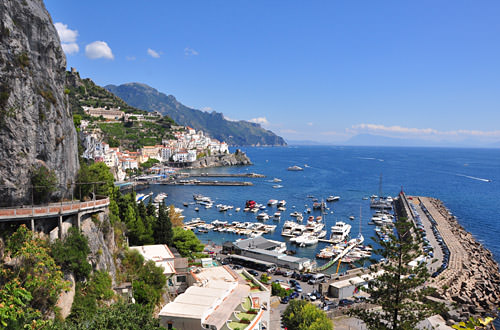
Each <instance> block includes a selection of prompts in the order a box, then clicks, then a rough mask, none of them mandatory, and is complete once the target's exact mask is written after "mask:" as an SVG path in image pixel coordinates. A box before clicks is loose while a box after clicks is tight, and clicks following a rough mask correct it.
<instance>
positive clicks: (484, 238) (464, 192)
mask: <svg viewBox="0 0 500 330" xmlns="http://www.w3.org/2000/svg"><path fill="white" fill-rule="evenodd" d="M240 149H241V150H243V151H244V152H246V154H247V155H248V156H249V158H250V159H251V161H252V163H253V165H251V166H233V167H218V168H204V169H196V170H188V172H190V173H258V174H263V175H265V177H264V178H246V177H245V178H210V180H218V181H227V180H234V181H250V182H252V183H253V185H252V186H192V185H185V186H169V185H150V186H149V188H148V189H147V190H144V191H141V193H144V192H147V191H152V192H154V193H155V195H156V194H157V193H159V192H166V193H168V198H167V199H166V200H165V203H166V204H168V205H171V204H173V205H175V206H176V207H178V208H180V209H183V215H184V216H185V221H188V220H190V219H192V218H197V217H199V218H201V219H202V220H204V221H205V222H212V221H213V220H216V219H219V220H222V221H228V222H232V221H250V222H257V220H256V214H255V213H246V212H243V208H244V207H245V201H246V200H255V201H256V202H257V203H261V204H264V205H267V201H268V200H270V199H277V200H286V202H287V205H286V207H287V210H286V211H285V212H282V217H281V220H280V221H273V220H272V219H269V220H267V222H266V223H269V224H276V225H277V228H276V230H275V231H274V232H273V233H270V234H267V235H264V237H266V238H269V239H273V240H278V241H285V242H287V246H288V249H289V250H293V251H296V256H299V257H307V258H311V259H315V255H316V253H318V252H319V251H320V250H321V249H322V248H323V247H325V246H326V245H327V243H321V242H320V243H318V245H316V246H312V247H298V246H296V245H294V244H292V243H290V242H288V239H287V238H284V237H283V236H281V227H282V225H283V223H284V222H285V220H293V218H292V217H290V213H291V212H294V211H298V212H304V211H305V210H306V209H307V208H311V209H312V203H313V201H312V198H311V197H310V196H314V197H315V198H317V199H318V200H319V201H321V200H323V199H326V198H327V197H328V196H330V195H334V196H340V200H339V201H338V202H333V203H327V206H328V209H327V210H326V212H325V213H326V214H325V215H324V221H325V224H326V226H325V229H328V230H327V231H328V234H327V237H328V236H329V235H330V227H331V226H333V225H334V224H335V222H336V221H344V222H346V223H349V224H351V226H352V229H351V236H352V237H355V236H357V235H358V233H359V232H361V233H362V234H363V236H364V237H365V244H372V245H374V247H377V246H376V245H375V244H374V243H373V241H372V239H371V237H373V236H375V235H374V229H375V227H374V226H373V225H370V224H368V223H369V221H370V219H371V216H372V214H373V213H374V210H372V209H370V205H369V204H370V201H369V200H367V199H366V198H367V197H369V196H371V195H380V194H382V195H383V196H397V195H398V194H399V192H400V191H401V190H403V191H404V192H405V193H406V194H407V195H418V196H430V197H435V198H438V199H440V200H442V201H443V202H444V204H445V205H446V207H448V208H449V210H450V211H451V212H452V213H453V215H455V216H456V217H457V219H458V221H459V223H460V224H461V225H462V226H463V227H464V228H465V229H466V230H467V231H469V232H471V233H472V234H473V236H474V237H475V238H476V240H477V241H479V242H480V243H482V244H483V245H484V246H485V247H486V248H487V249H489V250H490V251H492V252H493V254H494V257H495V259H496V261H497V262H500V212H499V210H498V209H497V208H498V207H499V206H500V203H499V199H500V149H460V148H417V147H351V146H349V147H347V146H288V147H246V148H240ZM231 151H234V149H233V150H231ZM293 165H297V166H300V167H302V168H303V171H288V170H287V168H288V167H290V166H293ZM274 178H278V179H280V180H282V181H281V182H279V183H276V182H273V179H274ZM201 180H203V179H201ZM278 184H279V185H281V186H282V187H280V188H275V187H274V188H273V186H276V185H278ZM193 194H202V195H204V196H208V197H210V198H211V199H212V200H213V201H214V207H213V208H210V209H205V208H204V207H202V206H201V205H194V204H192V203H193V202H194V200H193ZM308 196H309V197H308ZM184 203H190V204H188V206H187V207H185V206H183V204H184ZM216 204H226V205H232V206H234V208H236V207H240V208H241V211H240V212H236V211H235V209H232V210H229V211H227V212H219V211H218V210H217V208H216V207H215V205H216ZM196 206H198V207H199V212H196V211H195V207H196ZM274 212H276V207H267V213H268V214H269V215H272V214H274ZM320 213H321V211H313V212H312V214H313V215H315V216H317V215H320ZM351 216H353V217H354V220H350V217H351ZM305 219H307V215H305V216H304V220H305ZM197 235H198V237H199V238H200V240H201V241H202V242H204V243H207V244H212V245H214V244H215V245H222V244H223V243H224V242H226V241H235V240H237V239H241V238H242V236H239V235H237V234H232V233H220V232H209V233H197ZM316 261H317V263H318V265H321V264H323V263H324V261H322V260H316ZM348 267H349V265H347V264H342V266H341V269H340V272H343V271H345V270H346V269H347V268H348ZM333 268H336V267H332V268H331V269H329V270H327V271H326V272H327V273H332V272H335V271H336V269H333Z"/></svg>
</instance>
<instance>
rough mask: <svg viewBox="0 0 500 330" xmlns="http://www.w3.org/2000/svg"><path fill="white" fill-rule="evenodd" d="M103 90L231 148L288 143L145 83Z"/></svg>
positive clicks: (250, 124) (254, 125)
mask: <svg viewBox="0 0 500 330" xmlns="http://www.w3.org/2000/svg"><path fill="white" fill-rule="evenodd" d="M104 88H105V89H106V90H108V91H110V92H111V93H113V94H115V95H116V96H118V97H119V98H121V99H123V100H124V101H125V102H127V103H128V104H130V105H131V106H134V107H137V108H139V109H144V110H148V111H159V112H160V113H161V114H163V115H168V116H169V117H171V118H172V119H173V120H174V121H175V122H177V123H179V124H180V125H185V126H190V127H193V128H194V129H196V130H202V131H204V132H205V133H207V134H208V135H209V136H211V137H213V138H215V139H217V140H220V141H225V142H226V143H228V144H229V145H233V146H234V145H238V146H241V145H253V146H284V145H286V142H285V140H284V139H283V138H282V137H280V136H278V135H276V134H274V133H273V132H271V131H270V130H266V129H264V128H262V126H261V125H260V124H257V123H251V122H248V121H244V120H239V121H232V120H227V119H226V118H225V117H224V115H223V114H222V113H220V112H216V111H212V112H205V111H202V110H198V109H193V108H190V107H187V106H185V105H183V104H182V103H180V102H179V101H177V99H176V98H175V96H173V95H167V94H165V93H162V92H160V91H158V90H157V89H155V88H153V87H151V86H148V85H147V84H144V83H137V82H129V83H125V84H121V85H118V86H117V85H106V86H104Z"/></svg>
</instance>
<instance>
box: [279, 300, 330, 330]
mask: <svg viewBox="0 0 500 330" xmlns="http://www.w3.org/2000/svg"><path fill="white" fill-rule="evenodd" d="M283 324H284V325H285V326H286V327H287V328H288V329H290V330H331V329H333V323H332V321H331V320H330V319H329V318H328V317H327V316H326V314H325V312H323V311H322V310H320V309H318V308H317V307H316V306H314V305H313V304H311V303H309V302H307V301H305V300H292V301H290V304H289V305H288V306H287V308H286V309H285V311H284V312H283Z"/></svg>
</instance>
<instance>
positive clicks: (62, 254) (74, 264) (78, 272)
mask: <svg viewBox="0 0 500 330" xmlns="http://www.w3.org/2000/svg"><path fill="white" fill-rule="evenodd" d="M89 253H90V248H89V245H88V240H87V237H85V236H84V235H82V234H81V233H80V232H79V231H78V229H76V228H74V227H72V228H70V229H69V230H68V235H67V236H66V237H65V238H64V239H63V240H59V239H58V240H56V241H55V242H54V243H53V244H52V246H51V254H52V257H53V258H54V260H55V262H56V263H57V264H58V265H60V266H61V268H62V269H63V270H64V271H66V272H72V273H73V274H74V275H75V278H76V279H77V280H80V281H81V280H84V279H85V278H87V277H88V276H89V274H90V272H91V270H92V266H91V265H90V264H89V262H88V261H87V256H88V255H89Z"/></svg>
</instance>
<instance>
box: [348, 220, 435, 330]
mask: <svg viewBox="0 0 500 330" xmlns="http://www.w3.org/2000/svg"><path fill="white" fill-rule="evenodd" d="M395 227H396V231H397V233H398V234H397V235H393V234H392V235H390V237H391V239H390V240H389V241H388V242H384V241H382V240H380V239H378V238H374V240H375V241H376V242H377V243H378V244H379V245H380V246H381V248H380V249H377V250H376V251H375V252H376V253H377V254H378V255H380V256H382V257H384V258H385V259H386V262H382V263H375V264H373V265H372V267H371V270H372V271H373V272H379V271H383V272H381V274H379V275H378V276H377V277H375V278H374V279H373V280H372V281H370V282H369V283H368V286H367V287H366V288H365V287H361V289H362V290H364V291H366V292H368V293H369V294H370V298H369V300H368V301H369V302H370V303H372V304H374V305H379V306H380V307H381V309H380V310H375V309H360V308H356V309H352V310H351V312H350V313H351V315H354V316H356V317H358V318H360V319H361V320H363V321H364V322H365V324H366V325H367V327H368V328H369V329H415V327H416V325H417V323H418V322H420V321H421V320H424V319H425V318H427V317H429V316H431V315H435V314H439V313H440V312H442V311H443V309H444V306H443V305H442V304H439V303H435V302H433V301H429V300H426V299H425V297H427V296H429V295H432V294H433V293H434V292H435V289H433V288H430V287H428V286H426V283H425V282H426V281H427V280H428V278H429V273H428V272H427V267H426V264H425V263H420V264H419V265H418V266H416V267H411V266H409V263H410V262H411V261H413V260H415V259H416V258H417V257H418V256H420V255H421V253H422V251H421V249H420V246H419V243H420V239H419V237H418V236H417V235H419V234H418V232H417V231H416V230H415V228H414V226H413V225H412V224H411V223H410V221H408V219H406V218H403V217H400V218H399V219H398V221H397V222H396V225H395Z"/></svg>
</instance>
